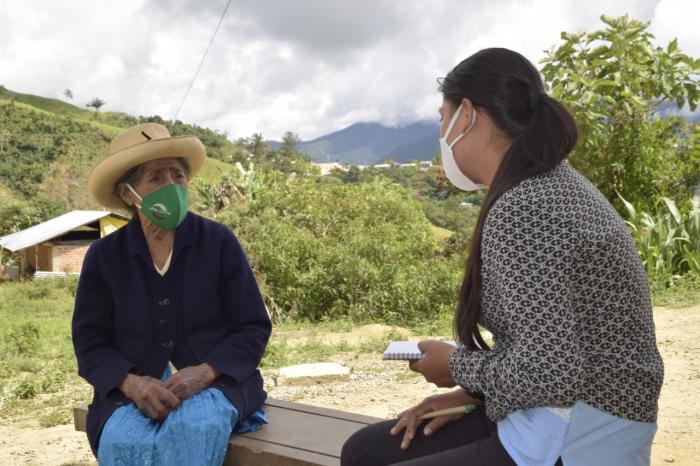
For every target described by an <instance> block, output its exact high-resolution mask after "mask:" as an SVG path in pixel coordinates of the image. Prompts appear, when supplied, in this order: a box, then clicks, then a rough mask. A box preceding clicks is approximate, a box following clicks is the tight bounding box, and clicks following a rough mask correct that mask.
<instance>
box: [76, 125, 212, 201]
mask: <svg viewBox="0 0 700 466" xmlns="http://www.w3.org/2000/svg"><path fill="white" fill-rule="evenodd" d="M169 157H177V158H183V159H185V160H186V161H187V164H188V165H189V166H190V179H191V178H192V177H194V176H195V175H196V174H197V172H199V170H200V169H201V168H202V166H203V165H204V160H205V159H206V149H205V148H204V144H202V142H201V141H200V140H199V138H197V137H196V136H176V137H172V138H164V139H153V140H150V141H144V142H141V143H138V144H135V145H133V146H130V147H127V148H126V149H123V150H121V151H119V152H115V153H114V154H111V155H109V156H108V157H107V158H106V159H104V160H103V161H102V162H100V163H99V164H98V165H97V166H96V167H95V168H94V169H93V170H92V172H91V173H90V176H89V177H88V191H89V192H90V195H91V196H92V197H93V199H95V200H96V201H97V202H99V203H100V204H101V205H103V206H105V207H107V208H110V209H125V208H127V206H126V205H125V204H124V201H122V199H121V198H120V197H119V196H117V195H115V193H114V185H115V183H116V182H117V181H118V180H119V178H121V177H122V176H123V175H124V173H126V172H127V171H128V170H130V169H131V168H134V167H136V166H137V165H141V164H144V163H146V162H150V161H151V160H156V159H164V158H169Z"/></svg>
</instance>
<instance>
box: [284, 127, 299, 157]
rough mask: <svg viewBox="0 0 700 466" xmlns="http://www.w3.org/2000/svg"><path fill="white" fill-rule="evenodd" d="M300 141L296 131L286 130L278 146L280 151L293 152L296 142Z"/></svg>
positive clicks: (295, 149) (295, 148)
mask: <svg viewBox="0 0 700 466" xmlns="http://www.w3.org/2000/svg"><path fill="white" fill-rule="evenodd" d="M300 142H301V139H299V135H297V134H296V133H292V132H291V131H287V132H286V133H284V137H283V138H282V145H281V146H280V151H282V152H286V153H288V154H291V153H295V152H296V151H297V144H299V143H300Z"/></svg>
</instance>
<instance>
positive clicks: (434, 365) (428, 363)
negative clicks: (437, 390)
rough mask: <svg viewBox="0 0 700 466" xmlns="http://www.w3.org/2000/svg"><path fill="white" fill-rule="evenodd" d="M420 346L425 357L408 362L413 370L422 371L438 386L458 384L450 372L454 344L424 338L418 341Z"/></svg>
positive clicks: (428, 379)
mask: <svg viewBox="0 0 700 466" xmlns="http://www.w3.org/2000/svg"><path fill="white" fill-rule="evenodd" d="M418 348H419V349H420V350H421V352H422V353H423V357H422V358H420V359H418V360H417V361H411V362H410V363H409V364H408V367H410V368H411V370H412V371H415V372H420V373H421V374H423V377H425V380H426V381H428V382H430V383H434V384H435V385H437V386H438V387H454V386H455V385H457V384H455V382H454V380H452V374H450V356H452V353H453V352H454V351H455V349H456V348H455V347H454V346H452V345H450V344H449V343H445V342H444V341H438V340H423V341H421V342H419V343H418Z"/></svg>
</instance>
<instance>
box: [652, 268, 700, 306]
mask: <svg viewBox="0 0 700 466" xmlns="http://www.w3.org/2000/svg"><path fill="white" fill-rule="evenodd" d="M651 290H652V296H653V302H654V306H661V307H670V308H684V307H691V306H694V305H696V304H698V303H700V275H697V274H692V273H691V274H686V275H683V276H679V277H671V278H666V279H657V280H652V281H651Z"/></svg>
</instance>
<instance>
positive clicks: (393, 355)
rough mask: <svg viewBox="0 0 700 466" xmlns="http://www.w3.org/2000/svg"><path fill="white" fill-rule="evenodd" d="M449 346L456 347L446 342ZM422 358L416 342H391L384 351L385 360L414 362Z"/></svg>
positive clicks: (450, 342)
mask: <svg viewBox="0 0 700 466" xmlns="http://www.w3.org/2000/svg"><path fill="white" fill-rule="evenodd" d="M445 343H449V344H450V345H453V346H457V345H456V344H455V342H454V341H446V342H445ZM422 357H423V353H421V351H420V349H418V341H392V342H389V346H387V348H386V350H384V357H383V359H385V360H396V361H415V360H417V359H420V358H422Z"/></svg>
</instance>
